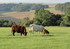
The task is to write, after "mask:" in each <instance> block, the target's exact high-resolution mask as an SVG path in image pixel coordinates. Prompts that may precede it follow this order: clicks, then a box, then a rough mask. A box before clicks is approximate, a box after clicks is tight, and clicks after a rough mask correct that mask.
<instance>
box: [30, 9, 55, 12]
mask: <svg viewBox="0 0 70 49" xmlns="http://www.w3.org/2000/svg"><path fill="white" fill-rule="evenodd" d="M45 10H48V11H53V10H55V8H45ZM30 12H35V10H30Z"/></svg>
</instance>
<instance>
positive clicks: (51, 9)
mask: <svg viewBox="0 0 70 49" xmlns="http://www.w3.org/2000/svg"><path fill="white" fill-rule="evenodd" d="M45 10H49V11H53V10H55V8H46V9H45Z"/></svg>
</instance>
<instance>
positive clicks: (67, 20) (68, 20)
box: [61, 7, 70, 26]
mask: <svg viewBox="0 0 70 49" xmlns="http://www.w3.org/2000/svg"><path fill="white" fill-rule="evenodd" d="M62 19H63V21H62V22H61V26H62V25H64V26H70V7H68V8H67V11H66V13H65V16H63V17H62Z"/></svg>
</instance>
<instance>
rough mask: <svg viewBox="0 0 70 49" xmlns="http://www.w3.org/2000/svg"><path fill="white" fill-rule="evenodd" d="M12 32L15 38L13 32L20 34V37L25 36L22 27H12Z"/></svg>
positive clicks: (24, 30) (24, 29)
mask: <svg viewBox="0 0 70 49" xmlns="http://www.w3.org/2000/svg"><path fill="white" fill-rule="evenodd" d="M12 32H13V36H15V32H17V33H20V35H21V36H22V34H24V36H26V35H27V32H26V28H25V27H24V26H19V25H12Z"/></svg>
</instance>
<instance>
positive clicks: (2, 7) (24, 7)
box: [0, 3, 48, 12]
mask: <svg viewBox="0 0 70 49" xmlns="http://www.w3.org/2000/svg"><path fill="white" fill-rule="evenodd" d="M40 8H48V5H42V4H23V3H18V4H13V3H12V4H10V3H9V4H0V11H18V12H22V11H29V10H36V9H40Z"/></svg>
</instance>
